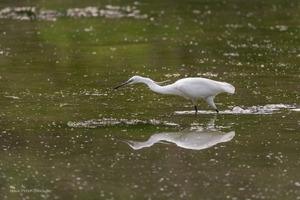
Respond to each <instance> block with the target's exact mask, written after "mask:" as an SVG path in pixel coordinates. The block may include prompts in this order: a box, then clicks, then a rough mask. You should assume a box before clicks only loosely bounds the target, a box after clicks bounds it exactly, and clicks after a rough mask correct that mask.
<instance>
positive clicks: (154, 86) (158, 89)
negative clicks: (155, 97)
mask: <svg viewBox="0 0 300 200" xmlns="http://www.w3.org/2000/svg"><path fill="white" fill-rule="evenodd" d="M141 82H142V83H145V84H146V85H148V87H149V88H150V89H151V90H152V91H153V92H157V93H161V94H174V89H173V88H172V87H171V85H166V86H160V85H158V84H156V83H155V82H154V81H153V80H151V79H149V78H143V79H142V81H141Z"/></svg>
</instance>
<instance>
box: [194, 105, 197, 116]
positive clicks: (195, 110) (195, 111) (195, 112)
mask: <svg viewBox="0 0 300 200" xmlns="http://www.w3.org/2000/svg"><path fill="white" fill-rule="evenodd" d="M194 107H195V114H196V115H197V113H198V108H197V105H194Z"/></svg>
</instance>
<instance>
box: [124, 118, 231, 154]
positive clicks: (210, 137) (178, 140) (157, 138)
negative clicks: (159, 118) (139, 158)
mask: <svg viewBox="0 0 300 200" xmlns="http://www.w3.org/2000/svg"><path fill="white" fill-rule="evenodd" d="M214 122H215V118H214V119H212V120H211V121H210V123H209V124H208V125H207V126H206V127H202V126H199V125H198V124H191V126H190V127H189V128H186V129H184V130H183V131H179V132H162V133H156V134H153V135H152V136H151V137H150V138H149V139H148V140H147V141H144V142H141V141H133V140H121V141H123V142H125V143H127V144H128V145H129V146H130V147H131V148H133V149H134V150H138V149H142V148H145V147H151V146H152V145H154V144H155V143H165V142H169V143H173V144H176V145H177V146H178V147H181V148H185V149H193V150H202V149H207V148H210V147H212V146H214V145H216V144H218V143H222V142H228V141H230V140H232V138H233V137H234V136H235V132H234V131H230V132H227V133H224V132H222V131H220V130H218V129H216V128H215V125H214Z"/></svg>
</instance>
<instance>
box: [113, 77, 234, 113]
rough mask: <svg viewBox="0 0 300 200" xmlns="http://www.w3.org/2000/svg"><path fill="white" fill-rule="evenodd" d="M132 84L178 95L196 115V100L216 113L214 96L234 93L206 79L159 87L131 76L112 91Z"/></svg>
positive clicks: (144, 79)
mask: <svg viewBox="0 0 300 200" xmlns="http://www.w3.org/2000/svg"><path fill="white" fill-rule="evenodd" d="M133 83H145V84H146V85H148V87H149V88H150V89H151V90H152V91H154V92H157V93H161V94H170V95H178V96H181V97H184V98H186V99H191V100H192V101H193V104H194V108H195V112H196V114H197V111H198V109H197V100H198V99H205V101H206V103H208V104H209V105H210V106H211V107H213V108H214V109H215V111H216V112H217V113H218V112H219V110H218V109H217V107H216V105H215V103H214V98H215V96H216V95H217V94H219V93H223V92H226V93H230V94H233V93H234V91H235V88H234V86H233V85H231V84H229V83H226V82H220V81H214V80H211V79H207V78H199V77H192V78H183V79H180V80H178V81H176V82H175V83H173V84H170V85H165V86H160V85H159V82H155V81H153V80H151V79H150V78H145V77H141V76H133V77H132V78H130V79H129V80H128V81H126V82H125V83H123V84H121V85H119V86H117V87H115V88H114V89H118V88H120V87H122V86H125V85H130V84H133Z"/></svg>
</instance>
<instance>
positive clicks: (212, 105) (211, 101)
mask: <svg viewBox="0 0 300 200" xmlns="http://www.w3.org/2000/svg"><path fill="white" fill-rule="evenodd" d="M214 98H215V96H210V97H207V98H206V99H205V100H206V103H208V104H209V105H210V106H211V107H213V108H214V109H215V111H216V112H217V113H219V110H218V109H217V107H216V105H215V103H214Z"/></svg>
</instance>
